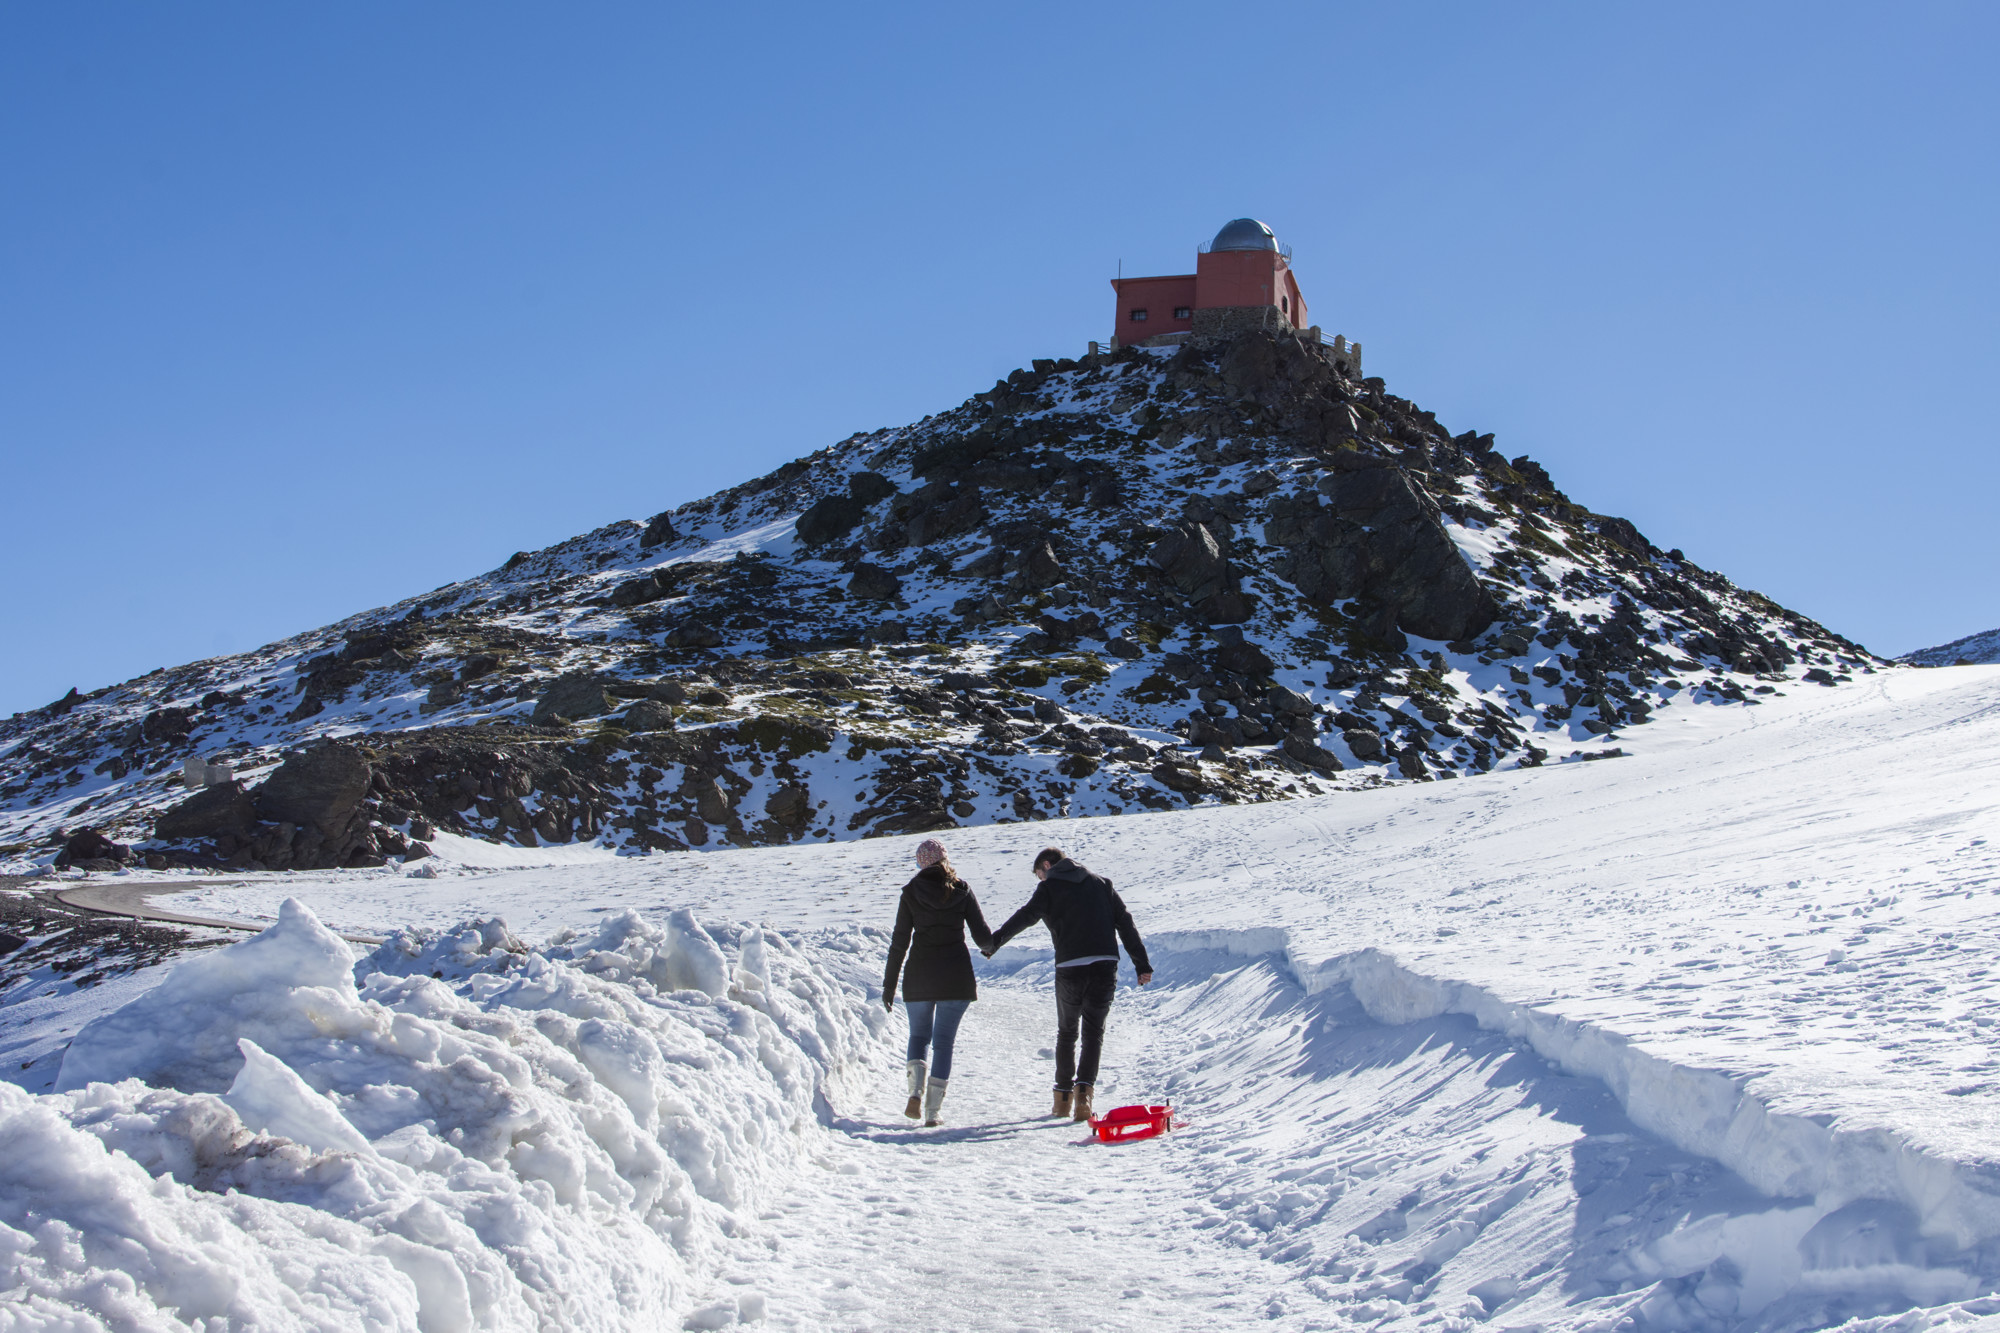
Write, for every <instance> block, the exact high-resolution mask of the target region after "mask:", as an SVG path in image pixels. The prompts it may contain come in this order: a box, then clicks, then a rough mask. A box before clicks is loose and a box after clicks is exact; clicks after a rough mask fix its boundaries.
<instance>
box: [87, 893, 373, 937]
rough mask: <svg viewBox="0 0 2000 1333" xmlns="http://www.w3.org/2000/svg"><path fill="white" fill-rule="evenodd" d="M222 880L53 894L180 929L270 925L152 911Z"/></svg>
mask: <svg viewBox="0 0 2000 1333" xmlns="http://www.w3.org/2000/svg"><path fill="white" fill-rule="evenodd" d="M229 882H231V881H226V880H188V881H186V882H185V883H169V884H162V883H160V882H158V881H157V880H155V881H152V882H142V883H138V884H127V883H118V882H116V881H111V880H85V881H84V882H82V883H80V884H71V885H69V886H67V887H65V888H61V889H57V890H55V898H56V900H57V901H58V902H62V903H67V904H68V905H69V906H71V907H76V908H81V909H82V910H84V911H86V912H99V913H102V914H104V915H106V916H129V917H135V918H137V919H139V920H142V921H170V922H173V923H174V924H176V925H182V926H207V927H209V928H211V929H215V930H241V931H247V932H251V933H255V932H257V931H260V930H262V929H263V928H264V927H265V926H266V925H268V924H270V923H269V922H265V921H231V920H228V919H227V918H224V917H216V916H195V915H191V914H189V913H186V912H175V911H171V910H169V909H167V908H164V907H155V906H154V905H153V902H152V900H153V899H154V898H158V897H163V896H165V895H167V894H173V893H185V892H187V891H188V890H189V889H200V888H207V887H210V886H213V885H217V884H223V883H229ZM341 938H342V939H344V940H347V941H349V942H351V943H354V944H380V943H381V942H382V939H381V937H380V936H378V935H343V936H341Z"/></svg>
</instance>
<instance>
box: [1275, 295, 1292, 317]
mask: <svg viewBox="0 0 2000 1333" xmlns="http://www.w3.org/2000/svg"><path fill="white" fill-rule="evenodd" d="M1278 309H1280V310H1282V311H1284V312H1285V313H1286V314H1288V315H1289V314H1291V313H1292V298H1291V297H1289V296H1281V297H1279V298H1278Z"/></svg>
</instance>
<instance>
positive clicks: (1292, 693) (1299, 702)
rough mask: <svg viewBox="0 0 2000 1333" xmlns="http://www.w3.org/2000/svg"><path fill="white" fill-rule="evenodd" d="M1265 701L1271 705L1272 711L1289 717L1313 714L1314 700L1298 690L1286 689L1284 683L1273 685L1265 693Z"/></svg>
mask: <svg viewBox="0 0 2000 1333" xmlns="http://www.w3.org/2000/svg"><path fill="white" fill-rule="evenodd" d="M1265 701H1266V702H1267V703H1269V704H1270V705H1271V711H1272V712H1274V713H1282V714H1284V715H1285V716H1287V717H1311V716H1312V711H1313V702H1312V700H1310V699H1308V698H1306V697H1305V696H1304V695H1303V694H1300V693H1299V692H1298V691H1297V690H1289V689H1286V688H1285V687H1284V686H1283V685H1273V686H1272V687H1271V688H1270V690H1269V692H1268V693H1267V694H1266V695H1265Z"/></svg>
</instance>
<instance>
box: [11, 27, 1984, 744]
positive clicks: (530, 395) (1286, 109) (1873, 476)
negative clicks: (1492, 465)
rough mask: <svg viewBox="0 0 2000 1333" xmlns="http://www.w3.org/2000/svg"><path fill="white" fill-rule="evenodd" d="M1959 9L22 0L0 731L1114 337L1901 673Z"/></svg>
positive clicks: (1958, 446)
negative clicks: (1203, 299)
mask: <svg viewBox="0 0 2000 1333" xmlns="http://www.w3.org/2000/svg"><path fill="white" fill-rule="evenodd" d="M1996 37H2000V8H1996V7H1994V6H1992V5H1987V4H1970V3H1968V4H1913V5H1907V6H1897V7H1894V8H1889V7H1880V6H1862V5H1853V4H1810V5H1808V4H1769V5H1757V6H1745V5H1740V4H1730V5H1703V4H1692V5H1678V6H1671V7H1670V6H1636V5H1615V6H1614V5H1595V4H1581V3H1578V4H1542V5H1537V4H1515V5H1497V4H1491V5H1473V4H1450V3H1442V4H1434V5H1422V6H1419V5H1405V6H1394V7H1391V6H1382V7H1378V8H1373V9H1369V8H1363V7H1359V6H1335V5H1310V6H1296V7H1294V6H1286V5H1267V6H1262V7H1257V8H1255V9H1248V8H1242V7H1235V6H1223V5H1213V4H1210V5H1200V6H1195V5H1184V4H1177V3H1153V4H1148V5H1145V6H1129V5H1125V6H1115V7H1114V6H1088V5H1085V6H1077V5H1064V6H1038V5H1031V4H1013V5H1008V6H983V7H977V9H976V10H975V7H971V6H935V5H924V6H915V5H912V6H905V7H892V6H873V7H866V8H862V9H853V10H848V9H843V10H839V11H836V10H835V9H834V8H832V7H828V6H817V5H816V6H784V5H767V6H699V7H697V6H661V5H617V4H600V5H595V6H590V7H576V6H569V7H560V8H559V7H553V6H531V5H506V4H490V5H479V6H472V5H462V6H447V5H432V6H421V7H419V6H400V5H394V6H392V5H387V4H367V3H360V4H352V5H342V6H318V7H311V6H302V5H250V4H236V5H227V4H209V5H187V6H167V5H153V6H140V5H131V6H56V5H39V6H37V5H12V6H5V7H0V476H4V477H5V479H6V486H5V488H4V492H0V494H4V496H5V500H6V503H5V509H4V519H5V533H4V546H0V551H4V556H3V557H0V559H4V565H0V569H4V573H5V577H4V579H0V636H4V642H5V643H6V644H7V646H8V649H9V651H7V652H5V653H0V713H6V712H11V711H14V710H16V709H21V708H29V707H34V706H36V705H39V704H42V703H46V702H48V701H49V700H51V699H53V698H55V697H57V696H58V695H60V694H61V693H62V692H63V691H64V690H66V689H68V688H69V687H70V686H71V685H79V686H82V687H83V688H85V689H89V688H92V687H95V686H98V685H103V684H109V683H112V682H115V681H118V680H122V679H126V678H128V677H130V676H133V675H137V674H139V673H142V672H144V671H146V670H149V669H151V668H153V667H156V666H165V665H172V664H176V663H179V662H182V661H186V660H189V659H192V658H196V657H203V656H208V655H211V654H215V653H221V652H228V651H235V650H240V649H245V648H250V647H253V646H255V645H257V644H260V643H263V642H267V641H269V640H271V639H274V638H278V637H282V636H283V635H286V634H289V633H293V632H296V631H298V630H302V629H306V628H310V627H312V626H315V625H320V624H324V623H326V622H328V621H331V620H334V619H337V618H339V617H341V616H344V615H347V614H350V613H352V612H355V611H359V610H362V609H365V608H367V607H371V606H376V605H380V604H383V603H386V602H390V601H393V600H395V599H397V598H400V597H403V596H406V595H409V594H412V593H417V592H422V591H425V590H428V589H430V588H433V587H436V586H438V585H440V584H443V583H447V582H449V581H451V580H453V579H456V578H460V577H463V576H466V575H469V574H473V573H476V572H479V571H481V570H485V569H488V568H491V567H492V566H494V565H496V564H498V563H499V562H500V561H502V560H504V559H505V558H506V557H507V556H508V555H509V554H510V553H511V552H513V551H515V550H518V549H523V548H533V547H537V546H541V545H545V544H547V543H549V542H553V541H557V540H560V539H562V538H564V537H567V536H570V535H573V534H575V533H577V532H581V531H585V530H587V529H589V528H592V527H595V526H597V525H599V524H602V523H605V522H608V521H611V520H613V519H617V518H625V517H635V518H638V517H645V516H647V515H650V514H652V513H655V512H657V511H659V510H661V509H665V508H667V507H669V506H671V505H673V504H676V503H678V502H680V501H683V500H687V499H691V498H694V497H696V496H699V495H703V494H706V493H708V492H710V491H713V490H715V489H718V488H720V487H722V486H726V485H729V484H731V483H733V482H736V481H739V480H742V479H744V478H747V477H750V476H753V475H756V474H758V473H761V472H764V471H767V470H768V469H770V468H771V467H774V466H776V465H777V464H778V463H780V462H783V461H785V460H786V459H789V458H793V457H796V456H798V455H800V454H804V453H807V452H809V451H811V450H813V449H816V448H819V447H821V446H823V445H825V444H828V443H831V442H833V441H835V440H839V439H841V438H843V437H845V436H847V435H848V434H850V433H852V432H854V431H856V430H866V429H872V428H874V427H877V426H884V425H892V424H897V423H901V422H905V421H909V420H913V419H916V418H918V417H921V416H923V415H925V414H926V413H929V412H933V411H937V410H940V409H942V408H944V407H947V406H949V405H951V404H954V403H957V402H959V401H961V400H962V399H964V398H965V397H966V396H967V395H968V394H970V393H973V392H976V391H978V390H981V389H984V388H986V387H988V386H989V385H990V384H991V383H992V381H993V380H994V379H995V378H996V377H997V376H999V375H1002V374H1004V373H1005V372H1007V371H1008V370H1010V369H1012V368H1013V367H1015V366H1018V365H1022V364H1025V363H1026V362H1027V361H1028V360H1029V359H1031V358H1033V357H1037V356H1050V355H1064V354H1075V353H1077V352H1080V351H1081V350H1082V348H1083V346H1084V344H1085V342H1086V341H1087V340H1089V339H1091V338H1101V337H1105V336H1107V334H1108V332H1109V325H1110V314H1111V301H1110V288H1109V286H1108V285H1107V283H1106V279H1108V278H1109V277H1110V276H1111V275H1112V274H1113V272H1115V271H1116V268H1117V266H1118V265H1119V264H1120V263H1121V262H1122V264H1123V266H1124V271H1125V272H1126V273H1145V272H1182V271H1186V270H1187V269H1188V267H1189V265H1190V263H1191V259H1192V255H1193V251H1194V247H1195V245H1196V244H1197V243H1198V242H1199V241H1201V240H1203V239H1204V238H1206V237H1207V236H1208V235H1210V234H1212V233H1213V232H1214V230H1215V229H1216V228H1217V227H1218V226H1219V225H1220V224H1221V223H1222V222H1224V221H1226V220H1228V219H1229V218H1232V217H1236V216H1239V215H1243V214H1249V215H1253V216H1256V217H1260V218H1263V219H1264V220H1266V221H1268V222H1270V223H1271V224H1272V225H1273V226H1274V227H1275V228H1276V229H1277V230H1278V233H1279V235H1280V236H1281V237H1282V238H1284V239H1285V240H1286V241H1288V242H1289V243H1290V244H1291V245H1292V246H1293V248H1294V258H1295V265H1296V268H1297V271H1298V273H1299V276H1300V280H1301V283H1302V285H1303V287H1304V289H1305V292H1306V296H1307V299H1308V300H1309V301H1310V302H1311V306H1312V312H1313V316H1314V319H1315V321H1316V322H1318V323H1320V324H1322V325H1323V326H1324V327H1325V328H1326V329H1327V330H1328V332H1329V333H1332V332H1340V333H1345V334H1347V335H1348V336H1350V337H1356V338H1359V339H1361V340H1362V342H1363V343H1364V344H1365V346H1366V349H1367V352H1366V355H1367V362H1368V368H1369V370H1370V372H1371V373H1373V374H1377V375H1381V376H1384V377H1385V378H1386V379H1387V380H1388V382H1389V386H1390V388H1391V390H1393V391H1395V392H1398V393H1401V394H1403V395H1405V396H1407V397H1410V398H1413V399H1415V400H1416V401H1418V402H1419V403H1421V404H1423V405H1424V406H1426V407H1430V408H1432V409H1434V410H1436V411H1437V413H1438V415H1439V417H1440V418H1441V419H1442V420H1443V421H1444V423H1445V424H1446V425H1447V426H1449V427H1450V428H1451V429H1453V430H1465V429H1473V428H1476V429H1479V430H1481V431H1488V430H1490V431H1494V432H1496V433H1497V435H1498V441H1499V444H1500V446H1501V447H1502V448H1503V449H1504V450H1506V452H1507V453H1508V454H1510V455H1513V454H1519V453H1528V454H1531V455H1533V456H1534V457H1535V458H1537V459H1539V460H1541V461H1542V462H1544V463H1545V464H1546V465H1547V466H1548V468H1549V470H1550V472H1551V473H1552V474H1553V475H1554V477H1555V479H1556V481H1557V483H1558V484H1559V485H1561V486H1562V487H1563V488H1564V489H1565V490H1566V491H1567V492H1568V493H1569V494H1570V495H1571V497H1572V498H1574V499H1576V500H1578V501H1579V502H1581V503H1584V504H1587V505H1589V506H1590V507H1592V508H1594V509H1597V510H1600V511H1603V512H1607V513H1613V514H1620V515H1624V516H1626V517H1628V518H1631V519H1632V520H1633V521H1634V522H1636V523H1637V524H1638V525H1639V527H1640V528H1641V529H1642V530H1643V531H1644V532H1645V533H1646V534H1647V535H1648V536H1650V537H1651V538H1652V539H1653V540H1654V541H1656V542H1657V543H1659V544H1660V545H1662V546H1678V547H1681V548H1683V549H1684V550H1685V551H1686V552H1687V553H1688V554H1689V555H1690V556H1691V557H1693V558H1694V559H1696V560H1698V561H1700V562H1701V563H1703V564H1705V565H1708V566H1710V567H1711V568H1715V569H1719V570H1721V571H1723V572H1724V573H1726V574H1728V575H1729V576H1730V577H1731V578H1733V579H1735V580H1736V581H1737V582H1738V583H1740V584H1743V585H1745V586H1748V587H1753V588H1756V589H1759V590H1760V591H1762V592H1764V593H1766V594H1768V595H1770V596H1772V597H1775V598H1777V599H1778V600H1779V601H1781V602H1784V603H1785V604H1786V605H1788V606H1791V607H1793V608H1795V609H1797V610H1799V611H1801V612H1804V613H1806V614H1808V615H1811V616H1813V617H1815V618H1817V619H1819V620H1821V621H1823V622H1825V623H1826V624H1828V625H1829V626H1831V627H1832V628H1834V629H1836V630H1839V631H1841V632H1842V633H1845V634H1847V635H1849V636H1850V637H1853V638H1855V639H1858V640H1860V641H1861V642H1863V643H1865V644H1867V645H1868V646H1870V647H1872V648H1874V649H1876V650H1877V651H1882V652H1891V653H1893V652H1900V651H1904V650H1907V649H1910V648H1914V647H1919V646H1922V645H1926V644H1930V643H1935V642H1939V641H1942V640H1945V639H1949V638H1953V637H1956V636H1958V635H1961V634H1965V633H1968V632H1971V631H1974V630H1979V629H1985V628H1989V627H1991V626H1993V625H1996V624H2000V591H1996V587H1995V579H1994V577H1993V575H1994V569H1995V564H1996V561H1995V558H1994V540H1993V536H1992V525H1991V523H1990V521H1989V511H1990V509H1991V507H1992V503H1993V496H1994V493H1995V483H1996V481H2000V465H1996V462H1995V457H1994V455H1995V449H1996V444H2000V440H1996V430H1995V425H1994V409H1993V405H1992V398H1993V388H1994V375H1995V372H1994V366H1995V363H1996V356H2000V319H1996V314H1995V311H1996V309H2000V273H1996V270H2000V262H1996V258H1995V240H1994V238H1995V236H1996V235H2000V218H1996V202H2000V182H1996V172H1995V170H1994V166H1995V163H1996V162H2000V142H1996V140H2000V93H1996V91H1995V89H1996V86H2000V81H1996V80H1995V79H1994V78H1993V76H1992V72H1991V59H1992V55H1993V52H1994V50H1995V49H1996V40H1995V39H1996Z"/></svg>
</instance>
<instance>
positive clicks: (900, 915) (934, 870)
mask: <svg viewBox="0 0 2000 1333" xmlns="http://www.w3.org/2000/svg"><path fill="white" fill-rule="evenodd" d="M967 930H970V931H971V932H972V939H973V943H975V944H977V945H978V946H979V947H980V948H982V949H985V948H988V947H989V946H990V945H991V944H992V941H993V932H992V931H990V930H988V929H987V928H986V918H985V917H984V916H983V915H981V914H980V911H979V900H978V899H977V898H974V897H973V896H972V890H971V889H969V888H967V887H966V885H965V882H964V881H963V880H958V881H953V880H948V879H946V878H945V873H944V868H943V867H942V866H927V867H926V868H924V869H923V870H920V871H918V872H917V877H916V878H915V879H913V880H911V881H910V882H909V883H908V884H905V885H904V886H903V901H902V902H901V904H899V905H898V906H897V908H896V933H895V935H894V937H893V938H891V939H890V941H889V966H888V970H887V971H885V972H884V973H883V974H882V994H883V995H885V996H887V997H889V998H890V999H894V998H895V995H896V974H897V973H898V972H902V973H903V998H904V999H906V1000H976V999H978V998H979V985H978V983H977V982H975V981H974V980H973V979H972V955H971V954H969V953H967V952H966V949H965V932H966V931H967ZM905 954H908V955H909V960H910V966H909V970H908V971H906V972H905V971H903V956H904V955H905Z"/></svg>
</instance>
